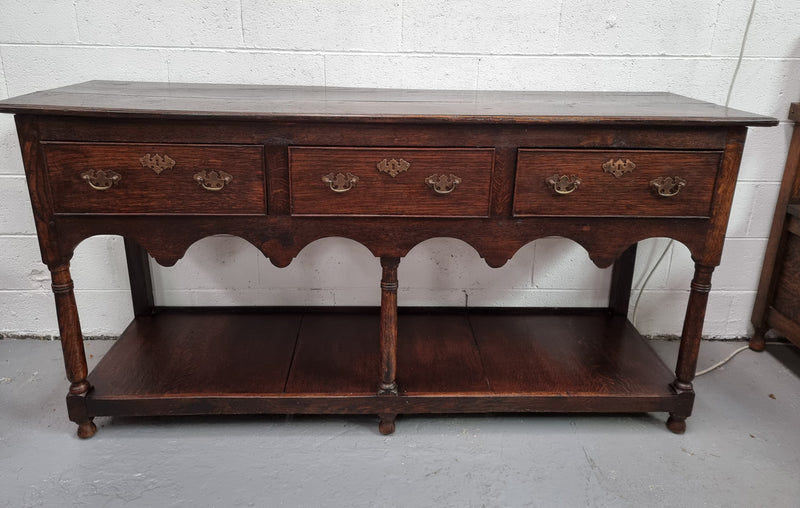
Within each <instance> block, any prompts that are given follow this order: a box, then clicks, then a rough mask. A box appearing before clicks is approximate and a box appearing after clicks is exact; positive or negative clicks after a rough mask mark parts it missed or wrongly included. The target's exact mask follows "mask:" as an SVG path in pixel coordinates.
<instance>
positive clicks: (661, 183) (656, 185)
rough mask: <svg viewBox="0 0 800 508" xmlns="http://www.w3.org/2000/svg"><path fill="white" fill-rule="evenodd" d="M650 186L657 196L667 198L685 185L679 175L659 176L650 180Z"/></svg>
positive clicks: (684, 181)
mask: <svg viewBox="0 0 800 508" xmlns="http://www.w3.org/2000/svg"><path fill="white" fill-rule="evenodd" d="M650 187H652V188H653V189H655V191H656V192H658V195H659V196H664V197H665V198H668V197H670V196H674V195H676V194H678V193H679V192H680V191H681V189H683V188H684V187H686V180H684V179H683V178H681V177H679V176H676V177H671V176H659V177H658V178H654V179H652V180H650Z"/></svg>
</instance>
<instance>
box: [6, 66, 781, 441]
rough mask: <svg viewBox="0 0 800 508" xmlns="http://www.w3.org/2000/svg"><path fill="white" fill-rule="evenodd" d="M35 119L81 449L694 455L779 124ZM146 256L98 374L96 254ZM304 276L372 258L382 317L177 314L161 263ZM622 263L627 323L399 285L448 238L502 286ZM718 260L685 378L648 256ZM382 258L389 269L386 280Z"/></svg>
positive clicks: (493, 105)
mask: <svg viewBox="0 0 800 508" xmlns="http://www.w3.org/2000/svg"><path fill="white" fill-rule="evenodd" d="M0 112H7V113H14V114H15V115H16V124H17V130H18V134H19V140H20V144H21V147H22V153H23V158H24V163H25V171H26V175H27V180H28V186H29V190H30V195H31V201H32V203H33V210H34V215H35V220H36V227H37V232H38V236H39V241H40V245H41V252H42V259H43V261H44V263H46V264H47V266H48V267H49V269H50V271H51V274H52V282H53V293H54V296H55V302H56V312H57V315H58V323H59V328H60V333H61V344H62V347H63V352H64V360H65V363H66V370H67V376H68V378H69V381H70V382H71V384H70V388H69V392H68V395H67V407H68V410H69V417H70V419H71V420H72V421H73V422H75V423H77V424H78V435H79V436H81V437H89V436H91V435H92V434H94V432H95V431H96V427H95V425H94V423H93V421H92V419H93V418H94V417H95V416H117V415H186V414H240V413H279V414H282V413H287V414H289V413H313V414H325V413H328V414H329V413H339V414H374V415H378V416H379V420H380V424H379V429H380V431H381V432H382V433H384V434H388V433H391V432H392V431H394V426H395V423H394V422H395V417H396V416H397V415H398V414H401V413H464V412H667V413H669V415H670V416H669V418H668V420H667V426H668V428H669V429H670V430H672V431H673V432H677V433H680V432H683V431H684V430H685V426H686V423H685V422H686V418H687V417H688V416H690V414H691V411H692V405H693V402H694V395H695V394H694V390H693V387H692V380H693V378H694V372H695V366H696V361H697V354H698V348H699V345H700V338H701V332H702V327H703V320H704V315H705V309H706V302H707V299H708V294H709V291H710V288H711V273H712V271H713V270H714V267H715V266H717V265H718V264H719V261H720V256H721V252H722V245H723V241H724V237H725V228H726V225H727V222H728V216H729V212H730V207H731V199H732V197H733V192H734V187H735V185H736V175H737V171H738V168H739V161H740V157H741V153H742V148H743V144H744V141H745V135H746V131H747V126H769V125H775V124H776V123H777V122H776V121H775V120H774V119H772V118H769V117H764V116H759V115H753V114H749V113H745V112H741V111H737V110H732V109H727V108H724V107H721V106H717V105H713V104H709V103H705V102H700V101H696V100H692V99H687V98H685V97H681V96H677V95H672V94H662V93H566V92H565V93H553V92H548V93H544V92H542V93H535V92H475V91H459V92H449V91H420V90H367V89H344V88H325V87H317V88H314V87H311V88H308V87H269V86H237V85H191V84H160V83H129V82H88V83H83V84H78V85H74V86H68V87H64V88H59V89H55V90H49V91H43V92H38V93H33V94H30V95H26V96H22V97H17V98H13V99H8V100H5V101H2V102H0ZM107 234H113V235H121V236H123V237H124V238H125V245H126V254H127V260H128V268H129V276H130V279H131V288H132V300H133V307H134V313H135V319H134V320H133V322H132V323H131V324H130V325H129V326H128V328H127V329H126V330H125V331H124V333H123V334H122V336H121V337H120V339H119V340H118V341H117V342H116V344H115V345H114V346H113V347H112V349H111V350H110V351H109V352H108V354H107V355H106V356H105V357H104V358H103V359H102V360H101V361H100V363H99V364H98V365H97V367H96V368H95V369H94V370H93V371H92V372H91V373H89V372H88V371H87V370H88V369H87V364H86V358H85V353H84V349H83V339H82V334H81V327H80V322H79V319H78V311H77V308H76V305H75V298H74V294H73V284H72V279H71V276H70V270H69V265H70V259H71V257H72V255H73V250H74V249H75V247H76V246H77V245H78V244H79V243H80V242H81V241H82V240H84V239H85V238H87V237H90V236H92V235H107ZM217 234H228V235H236V236H239V237H241V238H244V239H246V240H247V241H249V242H250V243H252V244H253V245H254V246H256V247H257V248H258V249H259V250H261V251H262V252H263V253H264V255H265V256H268V257H269V259H270V260H271V262H272V263H274V264H275V265H277V266H286V265H288V264H289V263H290V262H291V260H292V258H293V257H295V256H296V255H297V254H298V252H299V251H300V250H301V249H303V247H304V246H306V245H308V244H309V243H310V242H312V241H314V240H317V239H320V238H323V237H332V236H336V237H345V238H349V239H352V240H355V241H357V242H360V243H361V244H363V245H364V246H366V248H368V249H369V250H370V251H371V252H372V253H373V254H374V255H375V256H376V258H378V259H379V262H380V265H381V267H382V276H381V280H380V281H377V280H376V281H375V288H376V289H375V290H376V293H377V292H378V291H379V292H380V302H381V305H380V309H377V308H374V309H373V308H315V307H312V308H291V307H281V308H276V307H258V308H227V307H223V308H174V307H172V308H165V307H159V306H154V304H153V295H152V285H151V281H150V273H149V265H148V256H147V254H150V255H151V256H152V257H153V258H154V259H155V260H156V261H157V262H158V263H160V264H162V265H166V266H169V265H173V264H174V263H176V262H177V261H178V260H179V259H180V258H181V257H182V256H183V255H184V253H185V251H186V250H187V248H188V247H189V246H190V245H192V244H193V243H194V242H196V241H198V240H199V239H202V238H204V237H207V236H210V235H217ZM548 236H559V237H566V238H570V239H572V240H574V241H576V242H578V243H579V244H580V245H582V246H583V247H584V248H585V250H586V251H587V253H588V255H589V256H590V258H591V259H592V260H593V261H594V263H595V264H596V265H597V266H600V267H606V266H610V265H612V264H613V267H614V268H613V270H612V283H611V289H610V294H609V301H608V305H607V307H603V308H592V309H587V308H582V309H577V308H569V309H487V308H475V309H472V308H468V309H465V308H404V307H402V306H401V307H400V309H399V311H398V302H397V289H398V280H397V268H398V264H399V263H400V261H401V259H402V258H403V256H405V255H406V254H407V253H408V251H409V250H410V249H411V248H412V247H414V246H415V245H417V244H418V243H420V242H422V241H424V240H426V239H429V238H433V237H454V238H458V239H460V240H463V241H465V242H467V243H468V244H469V245H471V246H472V247H473V248H474V249H475V250H476V251H477V252H478V253H479V254H480V256H481V257H482V258H483V259H484V260H485V261H486V263H488V265H490V266H492V267H499V266H501V265H503V264H504V263H505V262H506V261H508V260H509V259H510V258H511V257H512V256H513V255H514V253H515V252H517V250H519V249H520V248H521V247H522V246H524V245H525V244H527V243H529V242H531V241H533V240H535V239H537V238H542V237H548ZM649 237H670V238H674V239H676V240H677V241H680V242H682V243H683V244H685V245H686V246H687V247H688V248H689V250H690V252H691V255H692V258H693V260H694V262H695V267H696V269H695V275H694V280H693V281H692V283H691V288H690V292H689V301H688V307H687V310H686V316H685V323H684V327H683V334H682V337H681V345H680V352H679V356H678V360H677V365H676V368H675V370H674V371H672V370H671V369H670V368H668V367H667V366H666V365H664V363H663V362H662V361H661V360H660V359H659V358H658V357H657V356H656V354H655V353H654V352H653V350H652V349H651V348H650V346H649V345H648V343H647V341H646V340H644V339H643V338H642V337H641V336H640V335H639V333H638V332H637V331H636V329H635V328H634V327H633V325H632V324H631V323H630V322H629V321H628V319H627V314H628V306H629V298H630V289H631V279H632V277H633V266H634V261H635V256H636V244H637V242H638V241H639V240H642V239H645V238H649ZM377 262H378V260H376V263H377Z"/></svg>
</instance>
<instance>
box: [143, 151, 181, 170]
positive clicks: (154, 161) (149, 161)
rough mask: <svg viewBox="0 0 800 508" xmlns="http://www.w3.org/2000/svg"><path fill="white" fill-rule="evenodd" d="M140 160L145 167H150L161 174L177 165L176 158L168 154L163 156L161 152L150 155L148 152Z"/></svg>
mask: <svg viewBox="0 0 800 508" xmlns="http://www.w3.org/2000/svg"><path fill="white" fill-rule="evenodd" d="M139 162H141V163H142V167H143V168H150V169H152V170H153V171H155V173H156V174H157V175H160V174H161V172H162V171H164V170H165V169H172V167H173V166H175V160H174V159H173V158H172V157H170V156H169V155H167V154H164V155H163V156H162V155H160V154H155V155H150V154H149V153H147V154H144V155H143V156H142V157H140V158H139Z"/></svg>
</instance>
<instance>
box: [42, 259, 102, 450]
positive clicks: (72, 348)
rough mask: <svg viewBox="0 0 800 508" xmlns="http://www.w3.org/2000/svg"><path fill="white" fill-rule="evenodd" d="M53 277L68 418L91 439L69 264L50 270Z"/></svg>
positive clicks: (80, 337)
mask: <svg viewBox="0 0 800 508" xmlns="http://www.w3.org/2000/svg"><path fill="white" fill-rule="evenodd" d="M50 273H51V276H52V278H53V295H54V296H55V301H56V314H57V316H58V331H59V332H60V334H61V350H62V351H63V354H64V366H65V367H66V371H67V379H69V381H70V386H69V393H68V394H67V409H68V411H69V418H70V420H72V421H73V422H75V423H77V424H78V436H80V437H82V438H87V437H91V436H92V435H94V433H95V432H96V431H97V427H96V426H95V424H94V422H93V421H92V418H90V417H89V416H88V414H87V410H86V400H85V397H86V394H87V393H88V392H89V389H90V388H91V386H90V385H89V381H87V380H86V376H87V375H88V373H89V372H88V368H87V366H86V352H85V351H84V349H83V335H82V333H81V323H80V320H79V319H78V307H77V305H76V304H75V293H74V291H73V283H72V278H71V276H70V273H69V263H64V264H62V265H58V266H55V267H52V268H50Z"/></svg>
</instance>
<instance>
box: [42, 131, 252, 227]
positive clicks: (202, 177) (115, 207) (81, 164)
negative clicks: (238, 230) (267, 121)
mask: <svg viewBox="0 0 800 508" xmlns="http://www.w3.org/2000/svg"><path fill="white" fill-rule="evenodd" d="M43 146H44V152H45V158H46V163H47V171H48V174H49V177H50V185H51V186H52V188H53V189H54V192H53V200H54V203H53V205H54V208H55V212H56V213H62V214H71V213H99V214H161V213H164V214H200V215H202V214H213V215H240V214H246V215H263V214H265V213H266V201H265V189H264V157H263V149H262V147H261V146H254V145H200V144H191V145H189V144H139V143H135V144H123V143H62V142H45V143H43Z"/></svg>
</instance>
